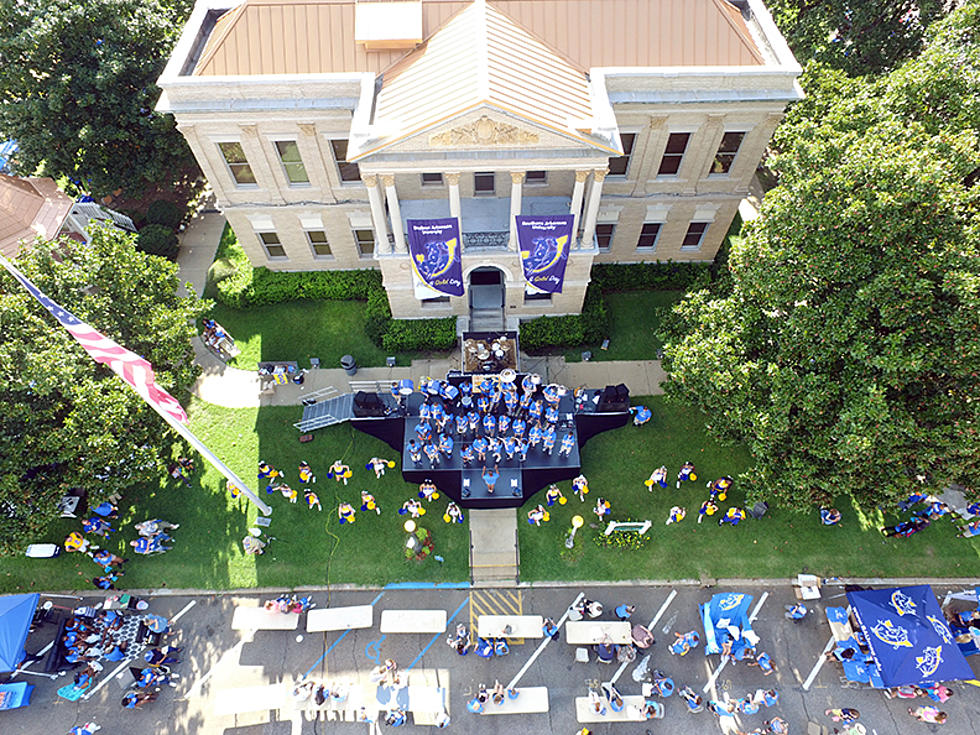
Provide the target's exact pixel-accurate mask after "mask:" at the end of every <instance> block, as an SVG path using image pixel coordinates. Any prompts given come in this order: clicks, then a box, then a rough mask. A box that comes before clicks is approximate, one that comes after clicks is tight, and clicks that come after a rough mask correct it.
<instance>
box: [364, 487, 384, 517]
mask: <svg viewBox="0 0 980 735" xmlns="http://www.w3.org/2000/svg"><path fill="white" fill-rule="evenodd" d="M361 510H363V511H368V510H373V511H374V512H375V513H376V514H378V515H381V506H380V505H378V501H376V500H375V499H374V496H373V495H372V494H371V493H369V492H368V491H367V490H361Z"/></svg>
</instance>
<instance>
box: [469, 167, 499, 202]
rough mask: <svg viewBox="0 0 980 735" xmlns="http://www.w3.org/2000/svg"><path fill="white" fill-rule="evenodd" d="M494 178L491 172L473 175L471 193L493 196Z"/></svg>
mask: <svg viewBox="0 0 980 735" xmlns="http://www.w3.org/2000/svg"><path fill="white" fill-rule="evenodd" d="M495 178H496V177H495V176H494V175H493V171H481V172H478V173H475V174H473V193H474V194H476V195H482V196H493V193H494V187H495V183H494V179H495Z"/></svg>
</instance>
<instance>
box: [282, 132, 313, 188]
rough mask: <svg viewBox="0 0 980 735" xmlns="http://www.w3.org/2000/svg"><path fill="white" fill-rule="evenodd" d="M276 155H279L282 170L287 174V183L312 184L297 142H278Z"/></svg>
mask: <svg viewBox="0 0 980 735" xmlns="http://www.w3.org/2000/svg"><path fill="white" fill-rule="evenodd" d="M276 153H278V154H279V161H280V162H281V163H282V169H283V171H285V172H286V181H288V182H289V183H290V184H309V183H310V177H309V176H308V175H307V173H306V166H304V165H303V159H302V158H300V155H299V146H298V145H297V144H296V141H295V140H277V141H276Z"/></svg>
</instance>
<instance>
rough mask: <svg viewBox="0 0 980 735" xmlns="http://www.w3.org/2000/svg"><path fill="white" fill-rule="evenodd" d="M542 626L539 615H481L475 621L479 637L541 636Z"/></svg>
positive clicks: (542, 620)
mask: <svg viewBox="0 0 980 735" xmlns="http://www.w3.org/2000/svg"><path fill="white" fill-rule="evenodd" d="M508 626H509V628H510V632H505V629H507V628H508ZM543 626H544V618H542V617H541V616H540V615H481V616H480V617H479V618H478V619H477V623H476V627H477V630H478V631H479V633H480V637H481V638H543V637H544V631H543V630H542V627H543Z"/></svg>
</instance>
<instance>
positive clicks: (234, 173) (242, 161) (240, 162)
mask: <svg viewBox="0 0 980 735" xmlns="http://www.w3.org/2000/svg"><path fill="white" fill-rule="evenodd" d="M218 149H219V150H220V151H221V155H222V156H224V159H225V163H227V164H228V170H229V171H230V172H231V178H233V179H234V180H235V183H236V184H238V185H239V186H254V185H255V174H254V173H252V167H251V166H249V165H248V159H247V158H245V150H244V149H243V148H242V144H241V143H218Z"/></svg>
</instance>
